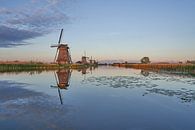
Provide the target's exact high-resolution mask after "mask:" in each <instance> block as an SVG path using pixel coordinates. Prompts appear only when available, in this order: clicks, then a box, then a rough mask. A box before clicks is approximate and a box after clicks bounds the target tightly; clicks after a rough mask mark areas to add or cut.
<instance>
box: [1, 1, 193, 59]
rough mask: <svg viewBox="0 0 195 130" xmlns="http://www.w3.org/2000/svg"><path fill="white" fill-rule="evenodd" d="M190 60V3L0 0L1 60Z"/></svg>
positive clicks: (191, 41)
mask: <svg viewBox="0 0 195 130" xmlns="http://www.w3.org/2000/svg"><path fill="white" fill-rule="evenodd" d="M61 28H63V29H64V33H63V38H62V41H63V42H67V43H68V45H69V47H70V52H71V56H72V59H73V61H78V60H80V59H81V56H82V55H84V52H86V54H87V56H92V57H93V58H95V59H97V60H98V61H102V60H106V61H107V60H124V61H130V62H134V61H139V60H140V59H141V58H142V57H144V56H148V57H150V59H151V61H153V62H158V61H186V60H195V51H194V50H195V1H194V0H106V1H105V0H14V1H8V0H0V60H28V61H29V60H34V61H44V62H51V61H53V59H54V55H55V51H56V49H55V48H50V45H52V44H56V43H57V42H58V37H59V33H60V29H61Z"/></svg>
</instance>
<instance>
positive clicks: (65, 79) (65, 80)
mask: <svg viewBox="0 0 195 130" xmlns="http://www.w3.org/2000/svg"><path fill="white" fill-rule="evenodd" d="M71 73H72V70H70V69H59V70H58V71H57V72H54V77H55V81H56V85H51V87H52V88H57V89H58V94H59V99H60V103H61V104H63V100H62V95H61V91H60V89H68V86H69V81H70V77H71Z"/></svg>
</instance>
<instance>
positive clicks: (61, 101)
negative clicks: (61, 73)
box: [58, 88, 63, 105]
mask: <svg viewBox="0 0 195 130" xmlns="http://www.w3.org/2000/svg"><path fill="white" fill-rule="evenodd" d="M58 95H59V98H60V103H61V105H62V104H63V100H62V94H61V92H60V89H59V88H58Z"/></svg>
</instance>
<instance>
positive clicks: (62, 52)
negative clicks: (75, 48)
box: [51, 29, 72, 64]
mask: <svg viewBox="0 0 195 130" xmlns="http://www.w3.org/2000/svg"><path fill="white" fill-rule="evenodd" d="M62 34H63V29H61V32H60V37H59V40H58V44H57V45H51V47H57V50H56V54H55V58H54V62H57V63H58V64H71V63H72V60H71V56H70V52H69V47H68V44H62V43H61V39H62Z"/></svg>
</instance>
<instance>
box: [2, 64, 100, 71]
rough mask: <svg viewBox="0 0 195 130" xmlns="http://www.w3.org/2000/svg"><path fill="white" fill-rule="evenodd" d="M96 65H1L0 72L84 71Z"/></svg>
mask: <svg viewBox="0 0 195 130" xmlns="http://www.w3.org/2000/svg"><path fill="white" fill-rule="evenodd" d="M90 66H97V65H95V64H63V65H59V64H50V63H24V64H10V63H9V64H5V63H3V64H0V72H14V71H15V72H22V71H34V70H37V71H38V70H56V69H82V68H88V67H90Z"/></svg>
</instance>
